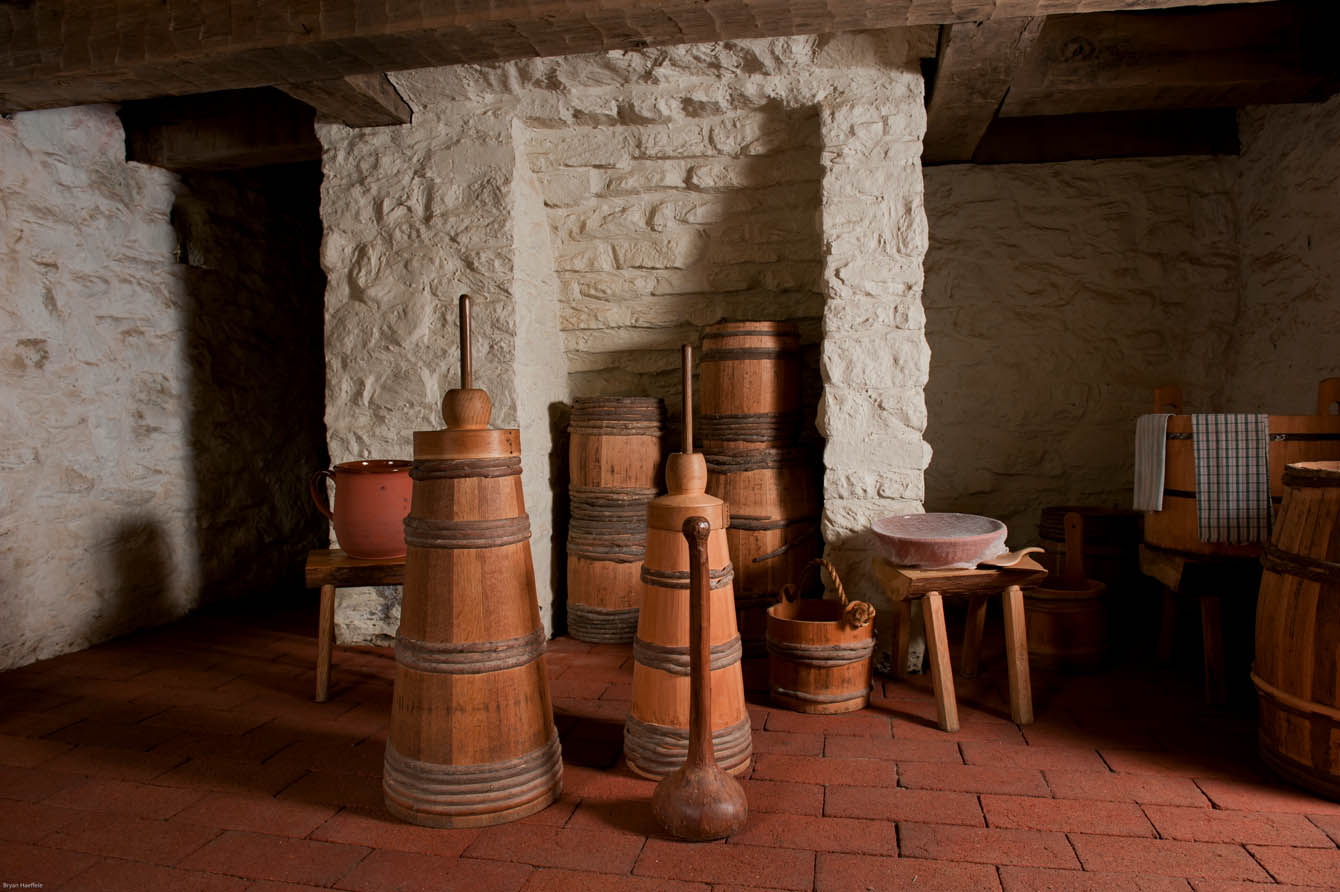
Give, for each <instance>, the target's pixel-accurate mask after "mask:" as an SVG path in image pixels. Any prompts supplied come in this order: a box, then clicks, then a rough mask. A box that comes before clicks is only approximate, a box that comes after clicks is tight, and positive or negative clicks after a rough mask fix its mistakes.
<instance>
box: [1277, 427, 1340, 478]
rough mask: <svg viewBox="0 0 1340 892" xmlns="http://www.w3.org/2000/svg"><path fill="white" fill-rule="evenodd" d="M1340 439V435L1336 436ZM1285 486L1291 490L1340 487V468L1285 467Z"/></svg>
mask: <svg viewBox="0 0 1340 892" xmlns="http://www.w3.org/2000/svg"><path fill="white" fill-rule="evenodd" d="M1335 436H1336V437H1340V434H1336V435H1335ZM1284 485H1285V486H1286V487H1289V488H1291V489H1297V488H1301V487H1305V486H1306V487H1312V486H1340V467H1337V468H1309V467H1307V465H1305V464H1303V465H1285V466H1284Z"/></svg>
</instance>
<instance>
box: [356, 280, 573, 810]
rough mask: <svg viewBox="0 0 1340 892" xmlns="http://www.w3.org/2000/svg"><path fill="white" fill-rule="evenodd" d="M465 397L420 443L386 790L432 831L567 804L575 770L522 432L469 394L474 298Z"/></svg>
mask: <svg viewBox="0 0 1340 892" xmlns="http://www.w3.org/2000/svg"><path fill="white" fill-rule="evenodd" d="M461 329H462V331H461V343H462V374H461V379H462V388H461V389H459V390H453V391H451V392H449V393H448V394H447V396H446V398H445V399H444V400H443V416H444V417H445V419H446V422H447V429H446V430H438V431H416V432H415V433H414V467H413V469H412V471H411V472H410V475H411V477H412V478H413V480H414V495H413V500H412V503H411V506H410V514H409V517H407V518H406V519H405V544H406V546H407V553H406V556H405V589H404V598H403V601H402V604H401V614H400V630H399V632H398V634H397V636H396V649H395V653H396V679H395V694H394V699H393V702H392V707H391V730H390V735H389V738H388V740H387V743H386V759H385V765H384V771H383V778H382V788H383V792H384V794H385V799H386V808H387V810H388V811H389V812H390V813H391V814H393V815H395V816H396V817H398V818H401V819H402V820H405V821H410V822H412V823H415V824H424V825H427V826H430V827H480V826H486V825H490V824H498V823H502V822H504V821H511V820H515V819H517V818H521V817H524V816H526V815H529V814H532V813H534V812H537V811H539V810H540V809H542V808H544V807H545V806H547V805H548V804H549V803H551V802H553V801H554V799H556V798H557V797H558V794H559V790H560V784H561V778H562V770H563V765H562V761H561V758H560V753H559V743H558V734H557V732H556V731H555V728H554V718H553V710H552V707H551V705H550V700H549V682H548V678H547V677H546V675H545V666H544V648H545V632H544V627H543V625H542V624H541V622H540V611H539V606H538V603H537V600H536V592H535V570H534V567H533V566H532V564H531V555H530V520H529V518H528V517H527V515H526V509H525V503H524V500H523V497H522V489H521V444H520V437H519V434H518V432H517V431H516V430H493V429H490V428H488V427H487V425H488V419H489V414H490V403H489V398H488V394H486V393H485V392H484V391H482V390H475V389H472V388H471V387H470V383H471V375H470V359H469V303H468V300H467V299H466V298H464V297H462V299H461Z"/></svg>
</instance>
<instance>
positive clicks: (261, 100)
mask: <svg viewBox="0 0 1340 892" xmlns="http://www.w3.org/2000/svg"><path fill="white" fill-rule="evenodd" d="M120 115H121V123H122V126H123V127H124V128H125V131H126V160H127V161H138V162H140V163H141V164H152V165H153V166H155V167H164V168H167V169H168V170H175V171H177V172H179V173H180V172H185V171H217V170H237V169H240V168H246V167H264V166H266V165H270V164H292V163H294V162H297V161H314V160H319V159H320V158H321V143H320V141H319V140H318V139H317V138H316V131H315V130H314V129H313V128H312V123H313V119H314V118H315V112H314V111H313V110H312V108H311V107H310V106H308V105H306V104H305V103H302V102H299V101H298V100H296V99H294V98H292V97H290V96H285V95H284V94H283V93H281V92H279V91H278V90H270V89H261V90H235V91H226V92H221V93H209V94H204V95H199V96H172V97H167V98H164V99H146V100H140V101H138V102H127V103H124V104H123V105H122V106H121V110H120Z"/></svg>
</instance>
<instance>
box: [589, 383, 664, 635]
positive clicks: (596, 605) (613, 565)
mask: <svg viewBox="0 0 1340 892" xmlns="http://www.w3.org/2000/svg"><path fill="white" fill-rule="evenodd" d="M664 426H665V405H664V404H663V403H662V402H661V400H659V399H656V398H652V397H609V398H590V399H588V398H580V399H577V400H575V401H574V403H573V410H572V421H571V424H570V426H569V429H568V430H569V459H570V460H569V466H570V469H571V470H570V475H571V485H570V487H569V491H568V495H569V500H570V503H571V515H570V519H569V524H568V549H567V550H568V568H567V570H568V572H567V578H568V604H567V607H568V632H569V633H570V634H571V635H572V637H574V638H576V639H578V640H580V641H591V642H606V643H616V644H627V643H629V642H630V641H632V640H633V635H634V633H635V632H636V631H637V611H638V606H639V605H640V604H641V603H642V581H641V572H640V571H641V565H642V556H643V552H644V551H645V548H646V542H647V503H648V502H650V501H651V500H652V498H654V497H655V495H656V492H657V486H658V484H659V482H660V479H661V435H662V432H663V430H664Z"/></svg>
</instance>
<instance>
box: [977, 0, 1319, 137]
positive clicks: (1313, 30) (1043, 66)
mask: <svg viewBox="0 0 1340 892" xmlns="http://www.w3.org/2000/svg"><path fill="white" fill-rule="evenodd" d="M1337 7H1340V4H1334V3H1330V4H1309V3H1291V2H1281V3H1271V4H1268V5H1264V6H1225V7H1222V8H1219V9H1213V10H1198V11H1193V12H1188V11H1184V10H1183V11H1166V12H1161V13H1157V14H1148V15H1120V14H1110V15H1085V16H1076V15H1068V16H1058V17H1055V18H1049V19H1048V20H1047V24H1046V25H1045V27H1044V28H1043V29H1042V34H1041V35H1040V36H1039V37H1038V40H1037V42H1036V44H1035V45H1034V52H1033V53H1032V54H1031V55H1030V56H1029V57H1028V58H1027V59H1026V60H1025V61H1024V62H1023V63H1022V64H1021V65H1020V66H1019V68H1018V70H1017V74H1016V76H1015V78H1014V81H1013V83H1012V84H1011V85H1010V90H1009V95H1008V96H1006V98H1005V101H1004V102H1003V103H1002V104H1001V106H1000V116H1001V117H1036V116H1039V115H1074V114H1090V113H1099V112H1108V111H1128V110H1138V109H1170V108H1229V107H1242V106H1245V105H1256V104H1263V103H1276V102H1302V101H1314V100H1317V99H1323V98H1325V97H1326V96H1327V95H1329V94H1330V93H1331V92H1332V91H1333V90H1334V88H1335V82H1336V77H1337V73H1338V72H1340V54H1337V53H1336V51H1335V48H1334V43H1333V41H1334V34H1335V32H1336V27H1337V25H1340V15H1338V14H1337Z"/></svg>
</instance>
